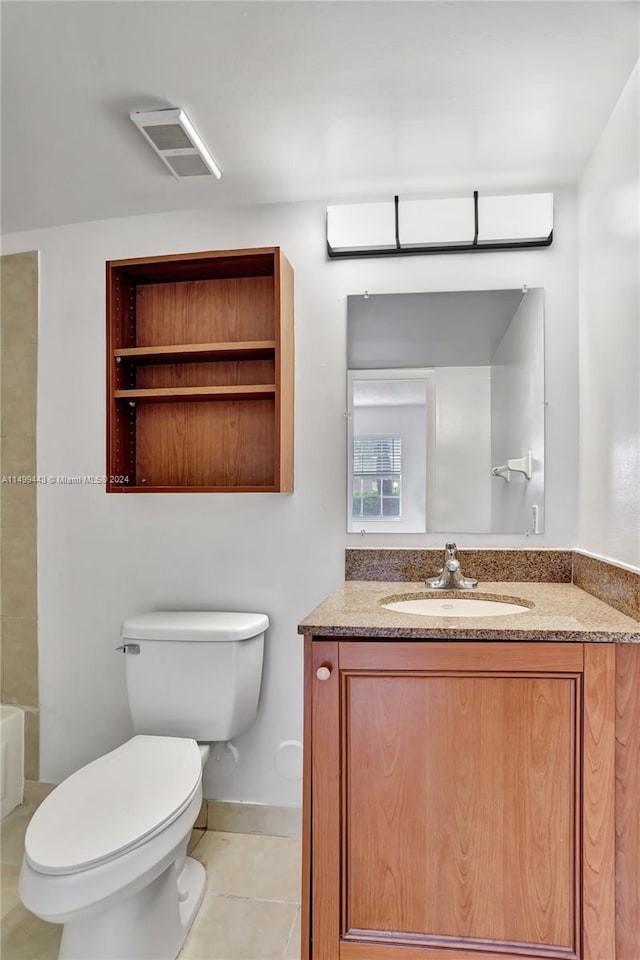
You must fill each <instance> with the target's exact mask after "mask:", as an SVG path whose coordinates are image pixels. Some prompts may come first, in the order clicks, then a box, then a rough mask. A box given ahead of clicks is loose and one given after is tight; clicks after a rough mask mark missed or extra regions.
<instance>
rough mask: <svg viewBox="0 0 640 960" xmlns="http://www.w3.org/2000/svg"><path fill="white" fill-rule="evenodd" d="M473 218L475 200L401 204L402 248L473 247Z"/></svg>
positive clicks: (404, 202) (427, 201) (400, 232)
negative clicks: (468, 245)
mask: <svg viewBox="0 0 640 960" xmlns="http://www.w3.org/2000/svg"><path fill="white" fill-rule="evenodd" d="M473 217H474V213H473V197H462V198H461V199H459V200H410V201H406V200H400V202H399V207H398V224H399V231H398V235H399V238H400V245H401V246H407V247H421V246H433V245H434V244H437V245H438V246H446V245H453V244H462V243H473V234H474V220H473Z"/></svg>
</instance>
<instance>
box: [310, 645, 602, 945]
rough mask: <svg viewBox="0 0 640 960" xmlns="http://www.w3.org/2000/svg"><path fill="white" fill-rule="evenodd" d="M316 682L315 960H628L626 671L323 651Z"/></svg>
mask: <svg viewBox="0 0 640 960" xmlns="http://www.w3.org/2000/svg"><path fill="white" fill-rule="evenodd" d="M585 649H586V650H588V646H587V645H585ZM612 652H613V649H612ZM589 656H591V658H592V659H593V655H592V654H590V655H589ZM589 656H587V661H589ZM313 666H314V671H313V675H312V685H313V686H312V691H313V694H312V703H313V712H312V721H311V723H312V804H311V809H312V837H313V839H312V851H311V853H312V910H311V917H312V924H311V928H312V929H311V936H312V948H311V956H312V957H313V958H314V960H339V958H340V960H401V958H406V960H414V958H419V957H424V958H428V957H438V958H445V957H446V958H448V960H458V958H472V957H474V958H476V960H481V958H482V960H488V958H502V960H504V958H505V957H513V958H516V957H517V958H523V957H529V958H533V957H538V958H554V960H560V958H572V957H575V958H585V960H586V958H589V960H613V958H614V957H615V945H614V933H613V928H614V915H613V886H612V884H613V859H612V857H613V842H614V840H613V822H614V821H613V817H614V810H613V756H614V709H615V705H614V695H613V690H614V688H613V684H614V677H615V667H614V660H613V658H612V656H609V655H608V653H607V652H605V655H604V658H603V657H596V658H595V659H594V660H593V669H592V668H591V667H590V666H589V664H588V663H587V664H586V666H585V661H584V656H583V647H582V645H579V644H566V643H565V644H505V643H479V644H474V643H444V644H443V643H407V642H368V641H365V642H348V641H345V642H341V643H337V642H322V641H320V642H319V641H316V642H314V644H313ZM322 666H326V667H328V668H329V670H330V671H331V672H330V675H329V677H328V678H327V679H324V680H322V679H319V678H318V677H317V676H316V670H317V669H318V668H320V667H322ZM592 674H593V676H592ZM596 675H597V676H596ZM321 676H322V674H321Z"/></svg>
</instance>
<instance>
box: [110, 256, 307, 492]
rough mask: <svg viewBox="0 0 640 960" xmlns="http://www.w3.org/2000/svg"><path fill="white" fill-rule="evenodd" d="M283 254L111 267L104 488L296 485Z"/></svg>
mask: <svg viewBox="0 0 640 960" xmlns="http://www.w3.org/2000/svg"><path fill="white" fill-rule="evenodd" d="M293 364H294V346H293V271H292V269H291V266H290V264H289V262H288V261H287V259H286V257H285V256H284V255H283V253H282V251H281V250H280V248H279V247H262V248H257V249H250V250H222V251H209V252H204V253H188V254H178V255H174V256H164V257H145V258H142V259H137V260H110V261H108V262H107V492H108V493H180V492H184V493H222V492H235V493H240V492H247V493H290V492H291V491H292V490H293V383H294V371H293Z"/></svg>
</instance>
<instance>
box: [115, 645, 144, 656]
mask: <svg viewBox="0 0 640 960" xmlns="http://www.w3.org/2000/svg"><path fill="white" fill-rule="evenodd" d="M116 650H122V652H123V653H133V654H134V655H135V656H137V655H138V654H139V653H140V644H139V643H123V644H122V646H120V647H116Z"/></svg>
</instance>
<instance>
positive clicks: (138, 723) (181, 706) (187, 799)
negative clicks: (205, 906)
mask: <svg viewBox="0 0 640 960" xmlns="http://www.w3.org/2000/svg"><path fill="white" fill-rule="evenodd" d="M268 626H269V620H268V618H267V617H266V616H265V615H264V614H255V613H218V612H202V611H198V612H178V611H165V612H157V613H147V614H143V615H139V616H134V617H130V618H128V619H127V620H125V622H124V623H123V625H122V632H121V636H122V643H121V645H120V646H119V647H118V648H117V649H118V650H119V651H121V652H122V653H123V654H124V655H125V665H126V681H127V694H128V699H129V706H130V710H131V717H132V720H133V728H134V730H135V732H136V736H134V737H133V738H132V739H131V740H129V741H127V743H125V744H123V745H122V746H120V747H117V748H116V749H115V750H112V751H111V752H110V753H107V754H105V755H104V756H103V757H99V758H98V759H97V760H94V761H93V762H92V763H89V764H87V765H86V766H85V767H82V768H81V769H80V770H78V771H76V773H74V774H72V775H71V776H70V777H69V778H68V779H67V780H65V781H64V782H63V783H61V784H60V785H59V786H58V787H56V788H55V789H54V790H53V791H52V793H51V794H49V796H48V797H47V798H46V799H45V800H44V802H43V803H42V804H41V805H40V807H39V808H38V809H37V810H36V812H35V813H34V815H33V817H32V819H31V822H30V824H29V827H28V829H27V833H26V837H25V854H24V859H23V862H22V868H21V871H20V885H19V889H20V897H21V899H22V902H23V903H24V905H25V906H26V907H27V908H28V909H29V910H31V911H32V912H33V913H34V914H36V916H38V917H40V918H41V919H43V920H47V921H49V922H51V923H62V924H64V929H63V932H62V941H61V944H60V954H59V956H60V958H61V960H175V958H176V957H177V955H178V952H179V951H180V948H181V947H182V944H183V943H184V940H185V937H186V935H187V933H188V932H189V929H190V927H191V924H192V923H193V920H194V918H195V916H196V914H197V912H198V909H199V907H200V904H201V903H202V898H203V896H204V891H205V886H206V875H205V870H204V867H203V866H202V864H201V863H199V862H198V861H196V860H194V859H192V858H191V857H188V856H187V844H188V842H189V837H190V835H191V829H192V827H193V824H194V822H195V820H196V817H197V816H198V812H199V810H200V805H201V803H202V769H203V766H204V764H205V762H206V760H207V757H208V756H209V749H210V747H209V744H210V743H211V742H214V741H226V740H230V739H231V738H232V737H234V736H237V735H238V734H239V733H242V731H243V730H246V729H247V727H249V726H250V724H251V723H252V722H253V720H254V719H255V716H256V713H257V709H258V699H259V695H260V682H261V676H262V658H263V648H264V634H265V631H266V629H267V627H268Z"/></svg>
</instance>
